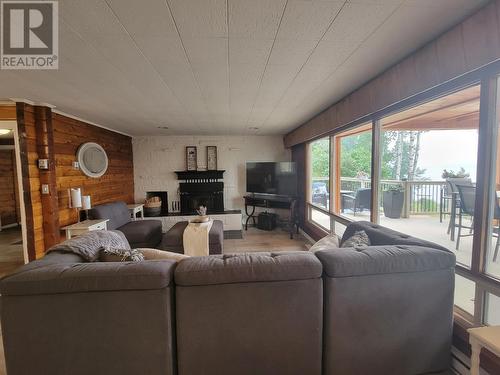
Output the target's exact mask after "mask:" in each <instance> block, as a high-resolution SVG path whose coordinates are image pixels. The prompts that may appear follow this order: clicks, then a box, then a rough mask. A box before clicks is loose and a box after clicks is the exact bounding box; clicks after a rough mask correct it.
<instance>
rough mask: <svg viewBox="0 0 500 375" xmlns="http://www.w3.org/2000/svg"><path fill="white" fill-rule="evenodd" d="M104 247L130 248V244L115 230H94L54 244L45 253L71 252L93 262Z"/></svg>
mask: <svg viewBox="0 0 500 375" xmlns="http://www.w3.org/2000/svg"><path fill="white" fill-rule="evenodd" d="M105 247H116V248H121V249H130V245H129V243H128V241H127V239H126V238H125V236H124V235H123V233H122V232H120V231H117V230H94V231H91V232H87V233H84V234H82V235H80V236H78V237H73V238H71V239H69V240H66V241H64V242H62V243H60V244H57V245H54V246H52V247H51V248H50V249H48V250H47V253H51V252H54V251H57V252H64V253H73V254H77V255H79V256H81V257H82V258H84V259H85V260H86V261H87V262H95V261H96V260H97V259H98V258H99V252H100V251H101V249H103V248H105Z"/></svg>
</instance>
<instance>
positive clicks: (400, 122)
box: [378, 85, 480, 267]
mask: <svg viewBox="0 0 500 375" xmlns="http://www.w3.org/2000/svg"><path fill="white" fill-rule="evenodd" d="M479 96H480V86H479V85H476V86H473V87H469V88H467V89H464V90H461V91H458V92H455V93H452V94H450V95H446V96H443V97H441V98H439V99H436V100H433V101H430V102H427V103H424V104H421V105H419V106H416V107H413V108H410V109H407V110H405V111H401V112H398V113H395V114H393V115H391V116H388V117H385V118H383V119H382V120H381V126H382V128H381V142H380V153H381V163H380V176H381V177H380V183H379V202H378V203H379V212H380V215H379V223H380V224H382V225H384V226H387V227H389V228H393V229H395V230H397V231H400V232H404V233H407V234H410V235H413V236H415V237H419V238H423V239H426V240H429V241H432V242H435V243H437V244H440V245H442V246H443V247H446V248H448V249H450V250H451V251H453V252H455V254H456V256H457V262H458V263H460V264H462V265H464V266H466V267H470V266H471V260H472V243H473V238H474V229H473V224H474V212H475V211H474V208H475V197H476V181H477V173H476V169H477V152H478V135H479Z"/></svg>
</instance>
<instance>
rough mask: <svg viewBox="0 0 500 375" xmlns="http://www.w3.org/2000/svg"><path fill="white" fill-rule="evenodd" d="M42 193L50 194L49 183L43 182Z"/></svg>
mask: <svg viewBox="0 0 500 375" xmlns="http://www.w3.org/2000/svg"><path fill="white" fill-rule="evenodd" d="M42 194H49V185H47V184H42Z"/></svg>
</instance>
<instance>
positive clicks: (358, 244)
mask: <svg viewBox="0 0 500 375" xmlns="http://www.w3.org/2000/svg"><path fill="white" fill-rule="evenodd" d="M368 246H370V238H369V237H368V235H367V234H366V232H365V231H364V230H358V231H356V232H354V234H353V235H352V236H351V237H349V238H348V239H347V240H345V241H344V242H342V245H341V246H340V247H354V248H355V249H356V250H358V251H362V250H365V249H366V248H367V247H368Z"/></svg>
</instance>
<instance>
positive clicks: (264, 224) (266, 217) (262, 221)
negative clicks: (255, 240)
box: [257, 212, 278, 230]
mask: <svg viewBox="0 0 500 375" xmlns="http://www.w3.org/2000/svg"><path fill="white" fill-rule="evenodd" d="M277 217H278V215H276V214H271V213H269V212H261V213H260V214H259V216H258V217H257V228H259V229H262V230H273V229H274V228H276V222H277Z"/></svg>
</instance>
